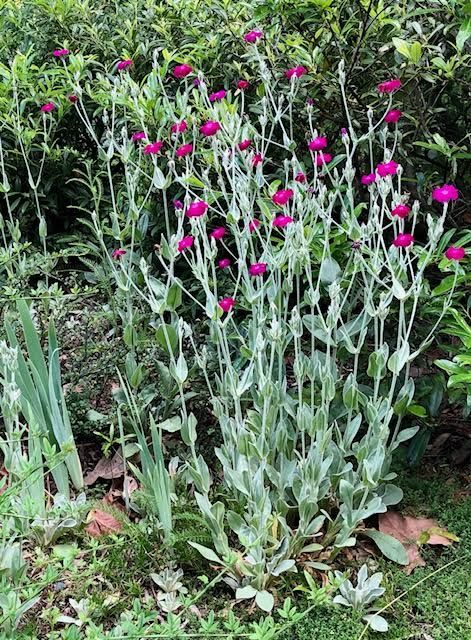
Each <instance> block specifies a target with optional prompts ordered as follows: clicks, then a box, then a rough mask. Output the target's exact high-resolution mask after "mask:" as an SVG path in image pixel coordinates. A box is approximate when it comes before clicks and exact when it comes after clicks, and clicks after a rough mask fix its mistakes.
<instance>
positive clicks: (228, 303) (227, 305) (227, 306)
mask: <svg viewBox="0 0 471 640" xmlns="http://www.w3.org/2000/svg"><path fill="white" fill-rule="evenodd" d="M235 303H236V301H235V300H234V298H222V300H219V302H218V304H219V306H220V307H221V309H222V310H223V311H224V312H225V313H229V311H230V310H231V309H232V308H233V307H234V306H235Z"/></svg>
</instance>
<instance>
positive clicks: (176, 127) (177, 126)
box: [170, 120, 188, 133]
mask: <svg viewBox="0 0 471 640" xmlns="http://www.w3.org/2000/svg"><path fill="white" fill-rule="evenodd" d="M187 128H188V125H187V124H186V122H185V120H182V121H181V122H175V123H174V124H172V126H171V127H170V131H171V132H172V133H183V132H184V131H186V130H187Z"/></svg>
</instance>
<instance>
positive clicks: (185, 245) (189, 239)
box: [177, 236, 195, 253]
mask: <svg viewBox="0 0 471 640" xmlns="http://www.w3.org/2000/svg"><path fill="white" fill-rule="evenodd" d="M194 241H195V239H194V238H193V236H184V237H183V238H182V239H181V240H180V242H179V243H178V245H177V249H178V251H179V252H180V253H182V251H185V249H190V248H191V247H192V246H193V242H194Z"/></svg>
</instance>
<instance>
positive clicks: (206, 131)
mask: <svg viewBox="0 0 471 640" xmlns="http://www.w3.org/2000/svg"><path fill="white" fill-rule="evenodd" d="M220 129H221V125H220V124H219V122H216V121H214V120H208V121H207V122H205V123H204V124H203V125H202V126H201V127H200V131H201V133H202V134H203V135H204V136H206V137H209V136H214V135H215V134H216V133H217V132H218V131H220Z"/></svg>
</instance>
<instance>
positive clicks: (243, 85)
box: [237, 80, 249, 91]
mask: <svg viewBox="0 0 471 640" xmlns="http://www.w3.org/2000/svg"><path fill="white" fill-rule="evenodd" d="M237 88H238V89H240V90H241V91H244V90H245V89H248V88H249V82H248V80H238V82H237Z"/></svg>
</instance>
